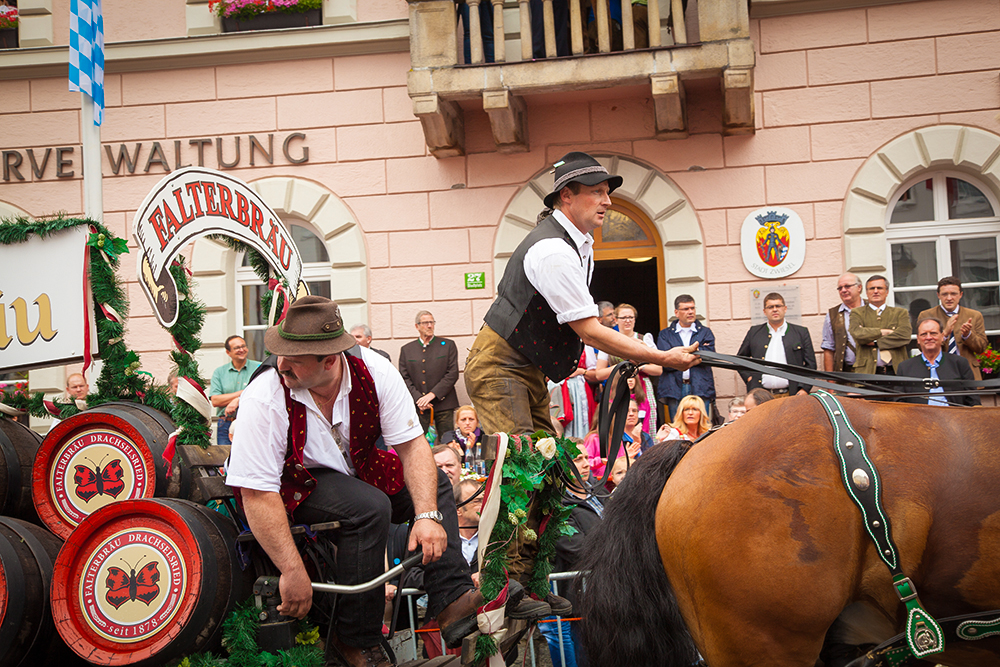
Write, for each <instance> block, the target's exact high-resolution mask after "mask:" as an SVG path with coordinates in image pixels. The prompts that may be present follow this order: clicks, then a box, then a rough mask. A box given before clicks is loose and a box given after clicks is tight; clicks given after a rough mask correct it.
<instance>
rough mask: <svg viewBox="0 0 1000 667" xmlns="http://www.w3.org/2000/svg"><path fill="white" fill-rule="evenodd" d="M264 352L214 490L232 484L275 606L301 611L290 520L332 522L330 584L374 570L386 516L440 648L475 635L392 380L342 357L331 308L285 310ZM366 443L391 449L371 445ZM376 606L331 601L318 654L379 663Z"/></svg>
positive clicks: (359, 358) (452, 543) (451, 511)
mask: <svg viewBox="0 0 1000 667" xmlns="http://www.w3.org/2000/svg"><path fill="white" fill-rule="evenodd" d="M264 343H265V345H266V347H267V349H268V350H270V351H271V352H272V353H273V354H274V355H275V356H276V362H275V363H273V364H272V366H273V368H275V369H276V370H277V372H271V371H270V370H264V371H263V372H261V373H260V374H259V375H258V376H257V377H255V378H254V379H253V380H252V381H251V382H250V385H249V386H248V387H247V388H246V389H245V390H244V392H243V394H242V396H241V399H240V417H239V422H240V427H239V430H238V432H237V435H236V437H235V438H234V441H233V448H232V454H231V456H230V461H229V466H228V477H227V483H228V484H229V485H230V486H233V487H237V490H238V492H239V495H240V497H241V499H242V505H243V509H244V511H245V513H246V516H247V520H248V522H249V524H250V529H251V530H252V531H253V533H254V535H255V536H256V538H257V541H258V542H259V543H260V545H261V546H262V547H263V548H264V550H265V551H266V552H267V555H268V556H269V557H270V558H271V560H272V561H273V562H274V564H275V566H277V567H278V569H279V570H280V571H281V578H280V584H279V586H280V592H281V600H282V602H281V605H280V606H279V607H278V610H279V611H280V612H281V613H282V614H285V615H287V616H294V617H296V618H302V617H304V616H305V615H306V613H307V612H308V611H309V609H310V606H311V605H312V587H311V582H310V580H309V575H308V574H307V572H306V568H305V565H304V564H303V562H302V558H301V556H300V555H299V553H298V551H297V550H296V548H295V544H294V542H293V540H292V536H291V532H290V531H289V528H288V525H289V518H290V517H292V520H293V521H294V522H296V523H307V524H312V523H318V522H325V521H340V522H341V524H342V528H341V529H340V530H339V531H337V532H336V533H335V534H333V536H332V537H331V539H332V540H333V542H334V543H335V544H336V546H337V572H336V578H337V582H338V583H342V584H357V583H361V582H363V581H365V580H368V579H372V578H374V577H375V576H377V575H378V574H380V573H381V572H383V571H384V557H385V546H386V539H387V535H388V530H389V522H390V520H391V521H392V522H394V523H404V522H406V521H407V520H410V519H415V521H414V524H413V530H412V532H411V534H410V541H409V549H411V550H413V549H415V548H417V547H418V546H419V547H420V548H422V549H423V554H424V572H425V585H426V589H427V592H428V594H429V597H430V604H429V605H428V615H430V616H434V615H436V616H437V619H438V623H439V624H440V626H441V628H442V633H443V635H444V638H445V641H446V642H447V643H448V645H449V646H456V645H458V644H460V643H461V640H462V637H464V636H465V635H466V634H469V632H471V631H472V630H474V629H475V627H476V621H475V613H476V608H477V607H478V606H481V605H482V604H483V601H482V596H481V594H479V593H478V591H476V590H474V588H473V584H472V580H471V578H470V575H469V567H468V563H466V562H465V560H464V559H463V558H462V548H461V540H460V537H459V532H458V523H457V518H456V517H457V514H456V511H455V501H454V495H453V493H452V487H451V483H450V482H449V480H448V478H447V476H445V475H444V473H441V472H439V471H438V470H437V468H436V467H435V465H434V459H433V458H432V456H431V450H430V447H428V445H427V441H426V440H425V439H424V435H423V431H422V430H421V428H420V423H419V420H418V418H417V414H416V409H415V407H414V404H413V400H412V399H411V397H410V394H409V392H408V391H407V390H406V387H405V385H404V384H403V379H402V377H401V376H400V375H399V372H398V371H397V370H396V369H395V368H394V367H393V366H392V364H390V363H389V362H388V361H386V360H385V359H384V358H382V357H381V356H379V355H378V354H375V353H374V352H372V351H371V350H369V349H367V348H362V347H355V344H356V341H355V339H354V338H353V337H352V336H351V335H350V334H349V333H348V332H346V331H345V330H344V325H343V321H342V320H341V316H340V310H339V308H338V307H337V304H336V303H334V302H333V301H330V300H329V299H326V298H324V297H318V296H306V297H302V298H301V299H299V300H297V301H296V302H295V303H293V304H292V305H291V306H290V307H289V309H288V313H287V315H286V317H285V319H284V320H283V321H282V322H281V323H279V324H278V325H277V326H273V327H270V328H269V329H268V330H267V332H266V333H265V335H264ZM351 348H354V349H353V350H351ZM348 350H350V352H348ZM379 436H382V438H384V440H385V444H386V445H387V446H389V447H391V448H393V449H394V450H395V452H396V453H391V452H386V451H383V450H380V449H378V448H377V447H376V446H375V442H376V440H377V439H378V438H379ZM396 454H398V456H397V455H396ZM383 605H384V599H383V593H382V592H381V591H380V590H374V591H371V592H369V593H362V594H358V595H347V596H343V597H342V598H341V599H340V600H339V601H338V604H337V609H336V611H335V613H334V616H333V619H332V621H331V623H332V628H331V630H332V632H331V636H332V637H333V640H332V641H331V647H328V651H330V650H331V648H333V649H336V651H337V652H339V654H340V656H339V658H340V660H341V661H342V662H345V663H346V664H347V665H349V666H351V667H387V666H388V665H389V660H388V658H387V657H386V655H385V653H384V652H383V650H382V648H381V645H380V642H381V640H382V634H381V624H382V621H381V619H382V613H383ZM329 655H330V654H329V653H328V657H329ZM334 655H335V654H334Z"/></svg>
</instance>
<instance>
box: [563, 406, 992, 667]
mask: <svg viewBox="0 0 1000 667" xmlns="http://www.w3.org/2000/svg"><path fill="white" fill-rule="evenodd" d="M842 402H843V406H844V409H845V411H846V413H847V415H848V417H849V418H850V420H851V422H852V423H853V425H854V428H855V430H856V431H857V432H858V433H859V434H860V435H861V436H862V438H863V439H864V440H865V442H866V443H867V447H868V453H869V458H870V459H871V460H872V462H873V463H874V464H875V466H876V468H877V470H878V472H879V474H880V475H881V479H882V501H883V503H884V507H885V511H886V515H887V516H888V518H889V520H890V521H891V525H892V534H893V537H894V539H895V541H896V544H897V546H898V549H899V554H900V563H901V566H902V569H903V571H904V572H905V573H906V574H907V576H909V577H910V579H911V580H912V581H913V583H914V584H915V586H916V589H917V591H918V592H919V594H920V599H921V600H922V602H923V604H924V607H925V609H926V610H927V611H928V612H929V613H930V614H932V615H933V616H934V617H935V618H939V619H940V618H944V617H947V616H953V615H959V614H965V613H972V612H976V611H988V610H993V609H1000V456H998V451H997V444H996V443H997V439H998V434H1000V409H988V408H957V407H955V408H952V407H949V408H936V407H927V406H918V405H903V404H892V403H871V402H866V401H861V400H851V399H847V400H843V401H842ZM832 441H833V428H832V426H831V424H830V421H829V419H828V418H827V415H826V413H825V412H824V410H823V408H822V406H820V404H819V402H818V401H816V400H815V399H814V398H810V397H805V396H799V397H791V398H787V399H783V400H779V401H770V402H768V403H765V404H763V405H761V406H759V407H758V408H755V409H754V410H753V411H752V412H750V413H749V414H747V415H746V416H745V417H744V418H743V419H741V420H740V421H738V422H736V423H734V424H731V425H729V426H726V427H725V428H723V429H721V430H720V431H719V432H717V433H714V434H712V435H711V436H709V437H708V438H706V439H705V440H703V441H701V442H698V443H696V444H694V445H691V446H690V448H688V445H687V443H666V444H664V445H660V446H657V447H654V448H651V449H650V450H649V451H648V452H647V453H646V454H645V455H643V456H642V457H641V458H640V459H639V460H638V462H637V463H636V465H635V466H634V468H633V469H632V470H630V471H629V472H628V474H626V476H625V479H624V481H623V483H622V485H621V487H620V488H619V489H618V490H616V492H615V494H614V496H612V498H611V500H610V502H609V503H608V506H607V509H606V513H605V520H604V522H603V525H602V527H601V530H600V532H599V533H597V534H595V535H594V536H593V538H592V539H591V540H590V541H589V543H588V551H587V554H586V556H585V562H584V563H583V564H582V565H581V567H580V569H581V570H583V569H589V570H591V574H590V576H589V577H588V579H587V588H586V594H585V596H584V600H583V607H584V608H583V610H582V612H583V615H584V617H585V621H584V628H583V633H582V634H583V636H584V637H585V640H584V641H585V644H586V649H587V651H588V654H589V656H590V659H591V663H592V664H593V665H594V667H622V666H625V667H647V666H648V667H654V666H656V667H661V666H664V665H678V666H681V665H683V666H684V667H688V666H690V665H692V664H693V663H694V662H696V661H697V654H696V653H695V652H694V647H697V650H698V651H699V652H700V653H701V655H702V656H703V657H704V660H705V662H706V663H707V664H708V665H709V667H731V666H743V665H768V666H773V667H785V666H789V667H791V666H795V667H812V666H813V665H816V664H817V660H818V659H819V655H820V650H821V648H822V646H823V641H824V637H825V635H826V633H827V631H828V629H829V628H830V626H831V624H833V623H834V621H835V620H837V618H838V616H840V623H838V627H840V626H845V625H846V626H848V627H850V628H852V629H853V635H852V636H850V637H848V638H847V643H852V644H877V643H880V642H882V641H884V640H887V639H889V638H891V637H893V636H894V635H896V634H898V633H900V632H902V631H903V626H904V623H905V620H906V614H905V609H904V607H903V605H902V604H901V603H900V601H899V599H898V598H897V597H896V594H895V592H894V590H893V588H892V586H891V577H890V575H889V571H888V569H887V568H886V566H885V564H884V563H883V562H882V561H881V560H879V558H878V556H877V553H876V547H875V545H874V543H873V542H872V541H871V539H870V538H869V537H868V535H867V533H866V532H865V530H864V526H863V521H862V518H861V512H860V511H859V510H858V508H857V507H856V506H855V505H854V504H853V503H852V501H851V500H850V498H849V497H848V495H847V492H846V491H845V489H844V486H843V484H842V482H841V477H840V470H839V463H838V459H837V457H836V454H835V452H834V449H833V444H832ZM685 452H686V453H685ZM654 514H655V519H654ZM654 535H655V541H654ZM657 547H658V549H657ZM664 571H665V573H666V577H665V578H664V577H663V576H662V575H663V573H664ZM998 616H1000V614H998ZM840 641H844V639H843V638H841V639H840ZM692 642H693V643H692ZM998 656H1000V637H996V636H994V637H992V638H989V639H984V640H981V641H978V642H961V643H960V642H949V643H948V644H947V645H946V651H945V652H944V653H942V654H938V655H934V656H932V657H930V658H928V659H929V660H932V661H933V662H936V663H939V664H943V665H1000V657H998ZM927 664H933V663H927Z"/></svg>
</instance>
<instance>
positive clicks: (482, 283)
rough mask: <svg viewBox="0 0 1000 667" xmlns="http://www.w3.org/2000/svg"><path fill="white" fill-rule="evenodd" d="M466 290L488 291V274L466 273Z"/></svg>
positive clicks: (482, 272) (480, 272)
mask: <svg viewBox="0 0 1000 667" xmlns="http://www.w3.org/2000/svg"><path fill="white" fill-rule="evenodd" d="M465 289H486V272H485V271H479V272H477V273H466V274H465Z"/></svg>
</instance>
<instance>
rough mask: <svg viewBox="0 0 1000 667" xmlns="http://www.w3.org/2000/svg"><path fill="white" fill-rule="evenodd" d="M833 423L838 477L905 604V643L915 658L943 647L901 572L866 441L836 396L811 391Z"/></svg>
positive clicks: (936, 628) (934, 624) (935, 626)
mask: <svg viewBox="0 0 1000 667" xmlns="http://www.w3.org/2000/svg"><path fill="white" fill-rule="evenodd" d="M812 396H813V398H815V399H816V400H817V401H819V403H820V405H822V406H823V409H824V410H825V411H826V415H827V417H829V418H830V423H831V424H832V425H833V448H834V451H835V452H836V454H837V459H838V460H839V462H840V473H841V481H842V482H843V484H844V488H845V489H846V490H847V495H848V496H849V497H850V498H851V500H852V501H853V502H854V504H855V505H857V507H858V509H859V510H861V516H862V518H863V519H864V525H865V531H866V532H867V533H868V536H869V537H870V538H871V539H872V541H873V542H874V543H875V546H876V548H877V550H878V556H879V558H881V559H882V562H884V563H885V564H886V566H887V567H888V568H889V572H890V573H891V574H892V585H893V588H894V589H895V591H896V595H898V596H899V599H900V601H901V602H902V603H903V604H904V605H905V606H906V610H907V614H906V633H905V634H906V637H907V646H908V647H909V650H910V651H911V652H912V654H913V655H914V656H916V657H918V658H924V657H926V656H928V655H933V654H935V653H940V652H941V651H943V650H944V631H943V630H942V629H941V626H940V625H939V624H938V622H937V621H935V620H934V617H932V616H931V615H930V614H929V613H927V611H926V610H925V609H924V608H923V605H922V604H921V603H920V598H919V597H918V595H917V589H916V587H915V586H914V585H913V582H912V581H910V578H909V577H907V576H906V574H904V573H903V570H902V568H901V567H900V563H899V549H898V548H897V547H896V543H895V541H894V540H893V539H892V527H891V525H890V522H889V517H888V516H887V515H886V513H885V510H884V508H883V506H882V482H881V479H880V478H879V474H878V470H876V468H875V464H874V463H872V461H871V459H870V458H869V457H868V453H867V451H866V449H865V441H864V439H863V438H862V437H861V435H860V434H859V433H858V432H857V431H855V430H854V427H853V426H852V425H851V422H850V420H849V419H848V418H847V413H846V412H844V408H843V406H842V405H841V404H840V401H838V400H837V398H836V397H835V396H833V395H832V394H829V393H827V392H825V391H818V392H815V393H814V394H812Z"/></svg>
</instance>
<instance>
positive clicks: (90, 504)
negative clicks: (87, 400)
mask: <svg viewBox="0 0 1000 667" xmlns="http://www.w3.org/2000/svg"><path fill="white" fill-rule="evenodd" d="M173 429H174V423H173V421H171V419H170V418H169V417H167V415H165V414H164V413H162V412H160V411H158V410H154V409H152V408H150V407H148V406H145V405H141V404H138V403H105V404H103V405H100V406H98V407H95V408H92V409H90V410H85V411H83V412H79V413H77V414H75V415H73V416H72V417H69V418H68V419H66V420H64V421H61V422H59V424H57V425H56V426H55V427H54V428H53V429H52V430H51V431H50V432H49V433H48V435H46V436H45V439H44V440H43V441H42V444H41V446H40V447H39V448H38V453H37V455H36V456H35V461H34V469H33V471H32V481H31V493H32V497H33V499H34V504H35V509H36V510H37V512H38V517H39V519H40V520H41V521H42V523H44V524H45V525H46V526H47V527H48V528H49V530H51V531H52V532H53V533H55V534H56V535H58V536H59V537H61V538H62V539H64V540H65V539H67V538H69V535H70V533H71V532H72V531H73V529H74V528H76V527H77V526H78V525H79V524H80V522H81V521H83V520H84V519H85V518H86V517H87V516H89V515H90V514H93V513H94V512H95V511H97V510H98V509H100V508H102V507H104V506H105V505H108V504H110V503H113V502H116V501H121V500H129V499H135V498H152V497H154V496H155V497H169V498H178V497H181V498H186V497H189V494H190V492H191V478H190V472H189V471H188V470H187V468H186V467H185V466H183V465H181V463H180V460H179V458H177V459H175V461H174V463H173V466H172V468H173V469H172V470H171V471H170V473H171V474H170V475H169V476H168V474H167V473H168V470H167V468H168V466H167V464H166V462H165V461H164V459H163V452H164V449H166V447H167V442H168V439H169V436H170V434H171V432H172V431H173Z"/></svg>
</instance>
